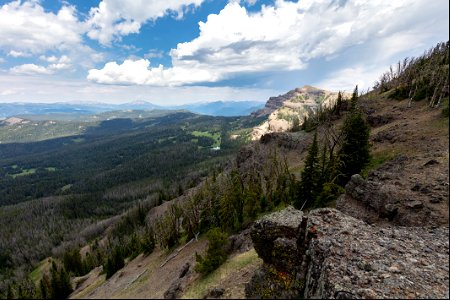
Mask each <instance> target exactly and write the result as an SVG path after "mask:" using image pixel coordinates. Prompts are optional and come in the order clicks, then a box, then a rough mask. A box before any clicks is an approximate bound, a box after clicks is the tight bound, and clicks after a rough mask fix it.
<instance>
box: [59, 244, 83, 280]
mask: <svg viewBox="0 0 450 300" xmlns="http://www.w3.org/2000/svg"><path fill="white" fill-rule="evenodd" d="M63 263H64V268H65V269H66V270H67V271H68V272H71V273H73V275H75V276H81V275H84V273H85V269H84V266H83V262H82V259H81V254H80V248H78V247H76V248H73V249H71V250H68V251H66V252H65V253H64V257H63Z"/></svg>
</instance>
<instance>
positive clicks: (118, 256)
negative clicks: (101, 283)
mask: <svg viewBox="0 0 450 300" xmlns="http://www.w3.org/2000/svg"><path fill="white" fill-rule="evenodd" d="M124 266H125V257H124V254H123V251H122V249H121V247H120V246H116V247H115V248H114V249H113V250H112V253H111V256H110V257H108V259H107V260H106V264H105V265H104V266H103V269H104V270H105V273H106V279H108V278H110V277H111V276H113V275H114V274H115V273H116V272H117V271H118V270H120V269H122V268H123V267H124Z"/></svg>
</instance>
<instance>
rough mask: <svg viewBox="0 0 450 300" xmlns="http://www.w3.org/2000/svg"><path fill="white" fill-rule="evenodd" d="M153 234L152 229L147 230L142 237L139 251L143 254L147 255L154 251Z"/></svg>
mask: <svg viewBox="0 0 450 300" xmlns="http://www.w3.org/2000/svg"><path fill="white" fill-rule="evenodd" d="M155 244H156V242H155V234H154V233H153V229H152V228H148V229H147V230H146V232H145V234H144V236H143V237H142V241H141V249H142V251H143V252H144V254H146V255H149V254H151V253H152V252H153V250H154V249H155Z"/></svg>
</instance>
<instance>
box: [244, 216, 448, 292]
mask: <svg viewBox="0 0 450 300" xmlns="http://www.w3.org/2000/svg"><path fill="white" fill-rule="evenodd" d="M448 235H449V229H448V228H422V227H408V228H406V227H393V228H380V227H376V226H373V225H368V224H367V223H365V222H363V221H361V220H357V219H355V218H353V217H349V216H347V215H345V214H344V213H342V212H340V211H338V210H335V209H318V210H314V211H312V212H311V213H309V215H307V216H305V215H303V213H302V212H301V211H298V210H295V209H293V208H287V209H285V210H283V211H281V212H277V213H274V214H271V215H268V216H266V217H264V218H263V219H261V220H260V221H258V222H257V223H256V224H255V225H254V227H253V229H252V232H251V237H252V240H253V243H254V247H255V249H256V251H257V253H258V255H259V256H260V257H261V258H262V259H263V260H264V266H263V267H262V269H260V270H259V271H258V272H256V273H255V275H254V277H253V278H252V280H251V281H250V282H249V283H248V285H247V286H246V295H247V297H249V298H298V297H300V298H335V299H351V298H448V297H449V257H448V254H449V241H448Z"/></svg>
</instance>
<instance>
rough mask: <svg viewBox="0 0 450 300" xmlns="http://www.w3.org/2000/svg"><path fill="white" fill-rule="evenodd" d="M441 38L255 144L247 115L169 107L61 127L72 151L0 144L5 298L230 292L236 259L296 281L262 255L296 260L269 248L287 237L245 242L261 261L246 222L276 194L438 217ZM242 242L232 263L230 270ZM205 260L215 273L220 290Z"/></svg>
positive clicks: (389, 219) (405, 217) (303, 206)
mask: <svg viewBox="0 0 450 300" xmlns="http://www.w3.org/2000/svg"><path fill="white" fill-rule="evenodd" d="M448 51H449V43H448V42H447V43H442V44H439V45H437V46H436V47H434V48H432V49H431V50H430V51H427V52H426V53H425V54H424V55H423V56H422V57H419V58H415V59H408V60H405V62H404V63H399V67H398V70H397V71H394V70H393V69H391V70H390V71H389V72H388V73H386V74H384V75H382V77H381V79H380V81H379V82H378V83H377V84H376V85H375V87H374V89H373V90H372V91H370V92H368V93H363V94H361V93H360V92H359V90H358V87H357V86H356V87H355V89H354V91H353V94H352V95H351V96H350V97H347V96H346V95H345V94H343V93H338V94H337V95H336V96H337V99H336V101H335V102H333V105H330V106H327V107H319V109H316V110H315V111H314V112H311V113H310V114H308V117H307V118H305V119H303V120H302V122H301V123H299V124H296V126H295V127H294V128H292V129H290V130H289V132H277V133H270V134H266V135H263V136H262V137H261V139H260V140H258V141H252V142H251V141H249V140H248V137H249V134H250V132H251V128H252V127H253V126H256V125H258V124H260V123H261V121H262V120H261V119H255V118H213V117H200V116H196V115H191V114H188V113H183V112H180V113H177V114H174V115H168V116H163V117H161V118H157V119H155V120H152V121H151V122H150V123H148V124H147V123H145V121H140V122H138V123H136V121H133V120H113V121H112V122H110V123H109V122H105V123H104V124H102V125H101V126H100V127H98V128H96V129H95V130H93V131H92V132H88V133H86V134H85V135H83V136H77V137H76V138H77V139H78V138H80V139H83V140H82V141H78V142H74V141H73V139H74V138H72V137H71V138H70V139H72V142H70V148H69V147H67V146H64V143H69V141H68V140H67V139H65V138H64V139H57V140H50V141H46V142H39V143H34V144H29V146H31V147H25V146H24V145H21V144H10V145H4V146H0V147H3V148H0V151H2V152H1V153H2V154H3V155H4V156H2V157H4V158H2V160H1V161H0V167H1V168H2V173H1V176H2V177H1V184H2V187H1V189H0V192H1V193H3V194H2V195H3V197H2V198H0V199H10V200H8V201H4V200H3V201H4V203H3V205H5V204H8V205H6V206H3V207H1V208H0V215H1V216H2V218H1V219H0V222H2V224H0V226H1V229H0V234H1V235H0V237H1V238H2V239H1V240H0V242H1V243H2V247H1V248H0V249H2V251H3V252H2V253H1V255H0V259H1V261H2V262H3V264H2V266H4V267H3V268H2V274H3V278H2V283H3V285H2V286H0V288H1V289H2V292H3V294H4V296H5V297H12V296H14V297H17V296H19V297H30V298H33V297H43V298H55V297H66V296H69V295H70V296H71V297H81V298H85V297H124V296H126V297H138V296H139V297H155V295H157V296H158V297H162V296H164V297H166V298H176V297H182V296H187V295H193V294H195V295H198V296H199V297H209V296H211V295H216V294H220V295H219V297H220V296H221V295H225V296H227V297H228V296H230V297H231V295H239V296H243V295H244V291H243V286H244V284H241V283H240V282H239V284H240V287H239V288H240V289H241V290H240V291H239V292H236V290H235V289H234V288H235V287H234V286H233V283H234V282H238V281H240V278H241V277H245V278H249V277H251V276H253V273H252V274H248V273H249V272H250V271H248V270H250V269H251V270H252V271H251V272H254V274H256V275H255V278H257V277H258V276H260V275H261V274H262V273H264V272H267V274H269V275H268V277H267V278H271V280H272V279H273V282H272V281H270V282H269V283H270V284H268V285H269V288H268V289H266V290H261V291H262V292H264V293H267V294H263V296H264V297H272V296H277V297H278V296H280V295H283V294H277V292H278V290H277V289H280V290H282V291H285V290H289V291H291V289H293V290H294V291H297V292H298V291H304V286H303V285H304V282H302V281H300V280H298V279H297V278H296V277H295V276H294V275H292V274H289V273H288V272H278V271H277V269H276V267H277V260H276V259H277V258H276V257H275V258H274V257H272V256H273V253H283V254H286V256H283V257H282V259H281V260H285V261H288V262H290V263H292V264H294V265H295V262H296V259H297V258H295V257H294V256H291V253H287V252H283V251H282V250H283V249H291V248H292V247H293V245H294V244H295V242H292V241H291V240H287V239H279V240H277V243H275V242H274V243H273V244H274V245H271V246H270V247H275V246H277V247H279V248H276V249H275V248H268V249H267V251H265V250H264V249H265V248H264V247H260V248H261V249H262V250H261V249H258V251H260V252H261V251H262V253H263V254H267V257H269V256H270V257H271V258H270V259H271V260H272V261H269V263H270V264H272V265H273V266H275V268H272V269H271V268H266V267H262V269H260V270H259V271H255V270H256V269H257V267H260V266H261V262H260V261H259V260H257V256H255V255H251V254H252V252H251V251H252V250H251V248H252V246H251V241H250V242H249V239H250V237H249V235H250V233H249V230H251V228H252V226H253V224H254V221H255V220H258V219H261V218H262V217H263V216H265V215H267V214H269V213H271V212H274V211H278V210H282V209H284V208H285V207H287V206H290V205H292V206H294V207H295V208H296V209H298V210H303V211H304V212H305V213H306V212H308V211H310V210H313V209H316V208H322V207H336V206H341V209H342V210H343V211H346V213H347V214H350V215H353V216H355V217H357V218H361V219H363V220H365V221H366V222H368V223H369V222H370V223H371V224H372V225H370V227H371V228H372V227H373V228H375V226H397V225H401V226H424V224H427V226H428V225H429V226H435V227H436V226H448V214H447V213H448V94H449V93H448ZM142 122H143V123H142ZM144 124H145V125H144ZM141 125H143V126H141ZM147 125H148V126H147ZM124 128H126V130H123V129H124ZM111 133H114V134H111ZM217 146H219V147H220V151H217V149H219V148H218V147H217ZM28 149H33V150H31V151H30V150H28ZM15 154H16V155H17V154H20V157H19V158H17V157H16V156H15ZM402 170H406V171H404V172H406V173H402V172H403V171H402ZM355 174H360V175H356V176H355ZM43 179H46V180H48V182H49V183H52V184H53V185H52V184H46V185H45V186H44V185H41V184H42V182H43V181H42V180H43ZM445 183H446V185H445ZM46 186H48V188H46ZM359 191H362V192H359ZM366 195H367V197H366ZM43 196H46V198H40V197H43ZM369 196H370V197H369ZM445 196H446V198H445ZM36 198H38V199H36ZM360 198H361V199H362V200H359V199H360ZM366 198H367V199H368V198H370V199H374V201H370V200H367V199H366ZM375 199H376V201H375ZM391 200H392V201H391ZM319 214H320V211H319ZM324 219H325V221H326V218H325V217H324ZM25 220H27V222H30V223H31V224H33V225H34V226H33V228H34V229H33V230H32V231H27V228H28V227H26V226H25V225H23V224H24V223H26V222H25ZM28 220H30V221H28ZM305 220H306V219H305ZM20 221H23V222H20ZM281 221H283V220H281ZM16 222H18V223H16ZM295 222H298V223H302V224H303V221H302V220H298V219H297V220H296V221H295ZM12 224H17V225H13V227H12V226H11V225H12ZM59 226H64V230H63V231H62V230H58V229H57V227H59ZM302 226H303V227H302V228H303V229H302V230H305V231H306V230H308V232H309V233H308V234H310V235H311V236H314V235H315V234H316V233H317V230H318V229H317V228H315V227H314V226H312V227H310V228H307V229H306V224H303V225H302ZM368 226H369V225H368ZM288 227H289V226H288ZM293 227H295V226H293ZM261 228H262V227H261ZM295 228H297V227H295ZM380 228H381V227H380ZM82 229H83V230H82ZM76 230H78V231H76ZM277 230H278V229H274V231H273V232H269V233H268V234H269V235H271V234H274V235H276V233H279V232H278V231H277ZM287 230H288V231H289V230H290V229H287ZM382 230H383V229H380V230H374V231H377V232H378V231H380V232H381V233H383V232H384V231H382ZM303 233H304V232H303ZM262 234H264V233H261V235H262ZM296 234H298V233H297V232H295V233H292V232H290V231H289V232H288V235H290V236H291V238H292V236H295V235H296ZM342 234H345V235H346V236H347V235H348V234H350V233H342ZM392 235H393V234H392ZM42 236H46V237H48V238H47V240H45V239H40V238H39V237H42ZM17 237H19V240H15V239H16V238H17ZM258 238H261V241H263V238H262V237H261V236H254V235H253V236H252V239H253V240H258ZM206 241H207V243H206ZM271 242H272V241H271ZM33 244H36V245H38V246H37V247H34V246H33ZM206 244H207V245H206ZM275 244H276V245H275ZM249 245H250V246H249ZM382 246H384V245H382ZM295 247H299V248H301V249H300V250H301V251H304V250H305V249H303V248H302V247H303V246H302V245H300V244H295ZM295 247H294V248H295ZM336 247H338V246H336ZM255 248H256V247H255ZM338 248H339V247H338ZM447 248H448V244H447ZM29 249H34V251H28V250H29ZM36 249H37V250H36ZM280 249H281V250H280ZM272 250H273V251H272ZM265 252H267V253H265ZM356 252H357V251H356V250H355V253H356ZM243 253H246V254H248V257H246V259H247V261H246V262H245V266H244V267H243V268H236V270H234V269H233V270H231V271H230V268H231V267H230V265H227V263H230V264H231V265H233V264H232V263H236V261H240V259H242V257H243V256H242V255H243ZM302 253H303V252H302ZM178 255H179V256H178ZM280 255H281V254H280ZM352 255H353V254H352ZM356 255H357V254H355V259H358V257H357V256H356ZM358 255H361V254H358ZM47 256H51V258H46V257H47ZM263 256H264V255H263ZM262 258H263V259H265V261H264V263H266V264H267V263H268V262H267V261H266V260H267V259H266V258H265V257H262ZM183 259H184V260H183ZM302 259H303V258H302ZM39 260H42V261H41V262H40V263H39V264H38V261H39ZM174 261H177V262H176V263H175V262H174ZM172 262H174V263H173V264H171V263H172ZM240 262H241V263H242V264H244V263H243V262H242V261H240ZM355 264H356V263H355ZM166 265H168V266H169V267H166ZM247 266H249V269H245V267H247ZM33 267H34V268H35V269H34V271H33V272H31V273H30V271H31V270H32V269H33ZM282 267H284V268H285V269H286V266H285V265H283V266H282ZM288 267H290V266H288ZM223 268H228V269H227V270H224V269H223ZM264 268H265V269H264ZM360 268H361V269H362V270H365V271H367V272H369V271H374V269H370V270H369V267H366V265H362V266H361V267H360ZM371 268H372V267H371ZM396 268H397V269H392V270H393V271H392V272H396V274H397V273H398V272H397V270H398V267H396ZM216 272H221V273H220V274H225V275H224V276H223V277H224V278H225V280H223V282H224V283H223V284H224V286H225V287H226V288H224V289H223V290H221V292H220V291H218V288H217V286H216V285H217V282H216V283H215V284H214V285H213V284H212V282H214V278H217V277H220V276H219V275H217V274H218V273H216ZM317 272H319V271H317ZM348 272H353V271H352V270H350V271H348ZM405 272H407V270H405ZM352 274H353V273H352ZM169 275H170V276H169ZM291 275H292V276H291ZM316 275H317V274H316ZM156 277H158V278H160V279H161V278H164V280H162V279H161V280H160V281H157V278H156ZM220 278H222V277H220ZM386 278H388V277H386ZM383 279H384V278H383ZM296 280H297V281H296ZM155 281H157V282H158V284H159V286H158V287H156V285H155ZM247 283H248V280H247ZM247 283H246V284H247ZM264 284H265V283H263V284H262V286H264ZM161 286H162V287H161ZM199 286H207V288H204V289H202V290H201V291H199V289H200V288H198V287H199ZM161 289H164V291H162V290H161ZM226 289H228V290H226ZM74 290H75V291H74ZM188 293H189V294H188ZM289 295H291V294H289ZM294 296H296V297H302V296H303V294H295V295H294Z"/></svg>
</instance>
